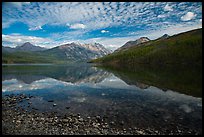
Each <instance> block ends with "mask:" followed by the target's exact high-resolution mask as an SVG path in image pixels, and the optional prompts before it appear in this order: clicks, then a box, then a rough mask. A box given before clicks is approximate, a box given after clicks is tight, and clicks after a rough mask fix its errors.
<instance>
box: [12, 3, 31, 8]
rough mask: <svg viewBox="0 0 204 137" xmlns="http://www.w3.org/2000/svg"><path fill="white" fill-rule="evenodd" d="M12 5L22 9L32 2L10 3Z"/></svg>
mask: <svg viewBox="0 0 204 137" xmlns="http://www.w3.org/2000/svg"><path fill="white" fill-rule="evenodd" d="M9 3H10V4H11V5H13V6H16V7H19V8H21V7H22V6H23V5H28V4H30V2H9Z"/></svg>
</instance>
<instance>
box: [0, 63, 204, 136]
mask: <svg viewBox="0 0 204 137" xmlns="http://www.w3.org/2000/svg"><path fill="white" fill-rule="evenodd" d="M2 69H3V70H2V95H3V97H4V96H6V95H11V94H12V95H16V94H25V95H29V96H34V98H32V99H30V102H31V103H32V104H31V106H29V107H28V105H29V104H28V103H27V102H26V101H22V102H20V103H18V107H22V108H24V109H27V110H28V111H33V110H35V111H36V112H55V113H57V115H59V116H61V115H64V114H71V113H76V114H78V113H79V114H81V115H82V116H84V117H87V116H96V115H99V116H101V117H106V119H107V121H108V122H112V123H114V125H115V127H117V128H120V127H123V128H124V127H125V128H126V129H128V128H133V127H141V128H154V129H155V130H165V131H166V132H171V131H178V132H179V131H180V130H186V134H187V131H189V132H191V133H192V134H193V133H197V134H202V97H199V96H193V95H188V94H184V93H183V92H182V93H181V92H177V91H174V90H170V89H167V88H165V90H164V89H163V88H159V87H157V86H153V85H151V84H150V83H148V84H147V83H142V82H141V81H136V79H132V78H131V76H129V77H128V75H126V77H125V78H124V76H122V75H121V74H120V73H115V72H113V71H110V70H108V71H107V70H106V69H104V68H99V67H95V66H93V65H91V64H86V63H78V64H70V65H51V64H49V65H43V64H40V65H32V64H31V65H23V64H21V65H2ZM135 77H136V76H135ZM168 130H169V131H168Z"/></svg>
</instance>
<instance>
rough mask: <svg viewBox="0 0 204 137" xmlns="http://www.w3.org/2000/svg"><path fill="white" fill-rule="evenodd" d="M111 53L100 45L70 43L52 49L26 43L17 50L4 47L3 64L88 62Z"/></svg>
mask: <svg viewBox="0 0 204 137" xmlns="http://www.w3.org/2000/svg"><path fill="white" fill-rule="evenodd" d="M110 53H111V51H110V50H108V49H106V48H105V47H104V46H103V45H101V44H99V43H94V44H80V43H74V42H73V43H70V44H64V45H60V46H57V47H54V48H51V49H46V48H43V47H39V46H35V45H33V44H31V43H30V42H26V43H24V44H22V45H21V46H17V47H16V48H10V47H4V46H2V54H3V56H2V57H3V58H2V61H3V63H65V62H66V63H67V62H73V61H88V60H90V59H96V58H99V57H103V56H105V55H107V54H110Z"/></svg>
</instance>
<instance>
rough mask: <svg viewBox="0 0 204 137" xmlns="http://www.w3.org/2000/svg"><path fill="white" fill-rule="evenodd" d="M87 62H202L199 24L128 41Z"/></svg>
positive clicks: (132, 63)
mask: <svg viewBox="0 0 204 137" xmlns="http://www.w3.org/2000/svg"><path fill="white" fill-rule="evenodd" d="M90 62H94V63H101V64H104V65H110V66H118V67H119V68H121V67H122V68H125V67H126V68H127V67H129V68H130V69H132V67H133V66H134V65H138V64H151V65H169V64H174V65H177V64H186V65H190V66H192V65H199V66H200V65H201V64H202V28H201V29H196V30H191V31H188V32H183V33H180V34H176V35H173V36H169V35H167V34H165V35H163V36H161V37H160V38H158V39H155V40H149V39H148V38H147V37H142V38H139V39H138V40H136V41H129V42H127V43H126V44H125V45H123V46H122V47H121V48H119V49H117V50H116V52H113V53H112V54H110V55H107V56H105V57H102V58H99V59H95V60H92V61H90Z"/></svg>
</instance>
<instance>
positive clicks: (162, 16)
mask: <svg viewBox="0 0 204 137" xmlns="http://www.w3.org/2000/svg"><path fill="white" fill-rule="evenodd" d="M157 17H158V18H164V17H166V16H165V15H158V16H157Z"/></svg>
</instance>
